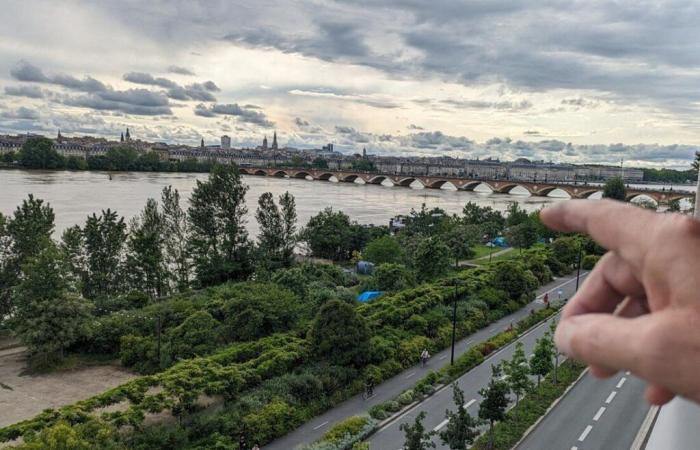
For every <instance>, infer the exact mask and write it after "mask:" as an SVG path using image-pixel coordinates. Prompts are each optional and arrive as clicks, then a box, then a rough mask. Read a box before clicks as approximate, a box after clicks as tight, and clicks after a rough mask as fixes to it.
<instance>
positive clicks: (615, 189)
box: [603, 177, 627, 202]
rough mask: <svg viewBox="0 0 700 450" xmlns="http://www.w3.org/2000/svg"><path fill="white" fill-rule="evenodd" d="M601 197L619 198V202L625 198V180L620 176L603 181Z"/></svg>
mask: <svg viewBox="0 0 700 450" xmlns="http://www.w3.org/2000/svg"><path fill="white" fill-rule="evenodd" d="M603 198H609V199H611V200H619V201H621V202H624V201H626V200H627V187H625V182H624V181H623V180H622V178H620V177H616V178H611V179H609V180H608V181H606V182H605V186H603Z"/></svg>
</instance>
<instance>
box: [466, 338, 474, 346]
mask: <svg viewBox="0 0 700 450" xmlns="http://www.w3.org/2000/svg"><path fill="white" fill-rule="evenodd" d="M472 342H474V339H471V340H469V341H467V342H465V344H467V345H469V344H471V343H472Z"/></svg>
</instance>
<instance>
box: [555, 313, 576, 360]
mask: <svg viewBox="0 0 700 450" xmlns="http://www.w3.org/2000/svg"><path fill="white" fill-rule="evenodd" d="M573 328H574V325H573V324H572V323H571V321H570V320H562V321H561V322H559V326H557V331H556V332H555V333H554V342H555V343H556V345H557V348H558V349H559V351H560V352H561V353H564V354H565V355H567V356H572V353H571V339H572V338H573V331H574V330H573Z"/></svg>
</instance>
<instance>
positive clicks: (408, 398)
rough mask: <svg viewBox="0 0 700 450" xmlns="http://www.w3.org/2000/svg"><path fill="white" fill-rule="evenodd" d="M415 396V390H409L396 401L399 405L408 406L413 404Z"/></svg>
mask: <svg viewBox="0 0 700 450" xmlns="http://www.w3.org/2000/svg"><path fill="white" fill-rule="evenodd" d="M414 395H415V392H414V391H413V389H409V390H407V391H404V392H402V393H401V394H399V396H398V397H396V401H397V402H398V403H399V405H401V406H406V405H408V404H411V403H413V397H414Z"/></svg>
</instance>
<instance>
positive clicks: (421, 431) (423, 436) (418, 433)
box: [399, 411, 435, 450]
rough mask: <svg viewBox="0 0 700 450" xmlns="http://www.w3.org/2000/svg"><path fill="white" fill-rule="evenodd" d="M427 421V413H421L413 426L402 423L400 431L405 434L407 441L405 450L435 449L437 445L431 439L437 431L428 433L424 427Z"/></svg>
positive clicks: (404, 445) (404, 446)
mask: <svg viewBox="0 0 700 450" xmlns="http://www.w3.org/2000/svg"><path fill="white" fill-rule="evenodd" d="M424 419H425V411H421V412H420V414H418V416H416V420H415V421H414V422H413V424H412V425H411V424H408V423H402V424H401V426H399V429H400V430H401V431H403V432H404V435H405V438H406V441H405V443H404V444H403V450H427V449H429V448H435V443H434V442H432V441H431V440H430V439H431V438H432V437H433V435H434V434H435V431H427V430H426V429H425V426H424V425H423V420H424Z"/></svg>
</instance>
